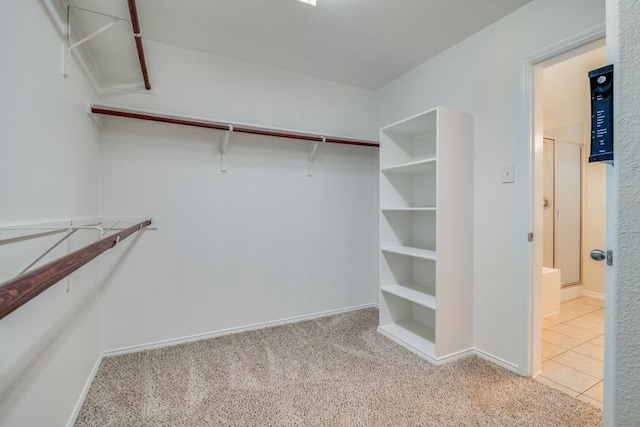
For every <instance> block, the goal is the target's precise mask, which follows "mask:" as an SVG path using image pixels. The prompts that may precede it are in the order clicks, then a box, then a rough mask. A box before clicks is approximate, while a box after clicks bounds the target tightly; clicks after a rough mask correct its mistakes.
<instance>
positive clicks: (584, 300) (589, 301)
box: [573, 297, 604, 308]
mask: <svg viewBox="0 0 640 427" xmlns="http://www.w3.org/2000/svg"><path fill="white" fill-rule="evenodd" d="M573 301H575V302H579V303H580V304H585V305H591V306H594V307H598V308H603V307H604V301H603V300H601V299H598V298H592V297H580V298H577V299H574V300H573Z"/></svg>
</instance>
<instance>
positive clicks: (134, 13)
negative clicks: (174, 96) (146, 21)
mask: <svg viewBox="0 0 640 427" xmlns="http://www.w3.org/2000/svg"><path fill="white" fill-rule="evenodd" d="M128 3H129V15H130V16H131V26H132V27H133V38H134V39H135V40H136V49H137V50H138V60H139V61H140V70H141V71H142V78H143V79H144V87H145V89H147V90H150V89H151V83H150V82H149V72H148V71H147V61H146V60H145V58H144V48H143V47H142V31H141V30H140V21H139V20H138V8H137V7H136V0H128Z"/></svg>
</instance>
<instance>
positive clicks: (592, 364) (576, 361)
mask: <svg viewBox="0 0 640 427" xmlns="http://www.w3.org/2000/svg"><path fill="white" fill-rule="evenodd" d="M551 360H553V361H554V362H558V363H561V364H563V365H565V366H568V367H570V368H573V369H576V370H578V371H580V372H584V373H585V374H589V375H591V376H592V377H596V378H600V379H602V378H604V362H602V361H600V360H596V359H593V358H591V357H589V356H585V355H584V354H580V353H576V352H575V351H571V350H569V351H567V352H565V353H562V354H560V355H558V356H556V357H554V358H553V359H551Z"/></svg>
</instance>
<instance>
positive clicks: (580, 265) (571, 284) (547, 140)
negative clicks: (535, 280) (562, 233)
mask: <svg viewBox="0 0 640 427" xmlns="http://www.w3.org/2000/svg"><path fill="white" fill-rule="evenodd" d="M545 143H551V144H553V183H552V185H553V190H552V192H553V196H552V202H551V208H552V209H553V268H558V260H557V251H556V242H557V231H558V230H557V219H558V216H557V215H558V213H557V210H556V207H557V200H556V184H557V177H556V171H557V167H558V163H557V161H558V156H557V143H562V144H569V145H574V146H577V147H578V148H579V149H580V172H579V176H580V191H579V194H580V201H579V204H578V205H579V214H578V217H579V219H580V227H579V244H578V280H574V281H571V282H567V283H562V285H561V286H562V289H567V288H570V287H574V286H580V285H582V283H583V259H582V257H583V251H584V247H583V245H584V229H583V227H584V196H585V194H584V146H583V145H582V144H580V143H577V142H571V141H560V140H558V139H556V138H549V137H546V136H545V137H543V144H545ZM543 210H544V207H543ZM561 271H562V270H561Z"/></svg>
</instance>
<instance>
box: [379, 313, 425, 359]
mask: <svg viewBox="0 0 640 427" xmlns="http://www.w3.org/2000/svg"><path fill="white" fill-rule="evenodd" d="M378 329H379V330H381V331H382V332H385V333H387V334H389V335H391V336H392V337H394V338H395V339H397V340H398V341H401V342H403V343H404V344H406V345H407V346H409V347H412V348H414V349H415V350H417V351H419V352H421V353H424V354H426V355H428V356H431V357H434V358H435V341H436V339H435V338H436V333H435V331H434V330H433V329H431V328H429V327H427V326H424V325H422V324H420V323H418V322H416V321H414V320H405V321H402V322H398V323H392V324H389V325H384V326H379V327H378Z"/></svg>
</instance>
